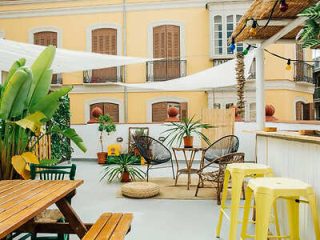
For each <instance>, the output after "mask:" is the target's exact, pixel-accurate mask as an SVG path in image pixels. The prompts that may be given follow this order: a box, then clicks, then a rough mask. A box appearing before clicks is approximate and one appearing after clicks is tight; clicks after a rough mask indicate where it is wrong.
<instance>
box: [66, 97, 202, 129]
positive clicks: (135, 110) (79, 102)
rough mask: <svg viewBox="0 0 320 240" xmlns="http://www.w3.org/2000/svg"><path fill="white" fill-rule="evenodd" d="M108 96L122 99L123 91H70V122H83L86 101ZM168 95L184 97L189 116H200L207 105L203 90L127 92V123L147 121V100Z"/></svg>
mask: <svg viewBox="0 0 320 240" xmlns="http://www.w3.org/2000/svg"><path fill="white" fill-rule="evenodd" d="M106 97H107V98H108V99H112V100H118V101H121V102H123V101H124V94H123V93H108V94H105V93H95V94H89V93H76V94H75V93H71V94H70V108H71V122H72V124H83V123H85V122H86V121H85V106H86V102H87V103H88V102H90V101H92V100H95V99H99V98H100V99H102V98H106ZM168 97H176V98H178V99H185V101H187V102H188V114H189V116H193V115H196V117H197V118H200V117H201V110H202V108H205V107H206V106H207V105H208V102H207V94H206V93H205V92H192V93H190V92H187V93H185V92H170V93H160V92H158V93H153V92H149V93H143V92H136V93H129V94H128V122H129V123H145V122H148V121H147V102H148V101H152V100H156V99H157V100H159V99H163V98H168Z"/></svg>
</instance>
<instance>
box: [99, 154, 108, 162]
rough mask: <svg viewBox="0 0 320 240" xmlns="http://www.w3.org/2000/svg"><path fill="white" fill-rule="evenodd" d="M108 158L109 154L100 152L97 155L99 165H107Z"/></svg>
mask: <svg viewBox="0 0 320 240" xmlns="http://www.w3.org/2000/svg"><path fill="white" fill-rule="evenodd" d="M107 156H108V153H107V152H98V153H97V157H98V163H99V164H105V163H106V161H107Z"/></svg>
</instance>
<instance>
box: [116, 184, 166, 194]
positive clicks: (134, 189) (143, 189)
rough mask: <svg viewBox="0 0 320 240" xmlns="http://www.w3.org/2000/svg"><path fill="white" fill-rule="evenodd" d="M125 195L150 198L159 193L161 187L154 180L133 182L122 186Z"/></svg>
mask: <svg viewBox="0 0 320 240" xmlns="http://www.w3.org/2000/svg"><path fill="white" fill-rule="evenodd" d="M121 192H122V195H123V196H126V197H131V198H150V197H154V196H156V195H158V194H159V192H160V187H159V185H158V184H155V183H152V182H132V183H126V184H124V185H123V186H122V187H121Z"/></svg>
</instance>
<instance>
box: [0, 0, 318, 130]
mask: <svg viewBox="0 0 320 240" xmlns="http://www.w3.org/2000/svg"><path fill="white" fill-rule="evenodd" d="M250 3H251V1H246V0H238V1H233V2H232V3H230V1H218V0H215V1H211V2H210V3H208V2H207V1H203V0H187V1H181V0H171V1H169V0H168V1H160V0H143V1H141V0H124V1H123V0H121V1H120V0H108V1H102V0H78V1H72V0H37V1H36V0H17V1H2V2H1V4H0V36H2V37H4V38H6V39H9V40H14V41H20V42H29V43H36V44H41V45H46V44H55V45H56V46H57V47H61V48H66V49H71V50H79V51H94V52H99V53H106V54H116V55H126V56H135V57H147V58H150V59H153V58H161V59H163V60H161V61H150V62H147V63H146V64H135V65H130V66H126V67H125V68H120V67H119V68H113V69H104V70H99V71H97V70H92V71H86V72H76V73H70V74H62V75H58V76H56V77H55V78H54V81H53V85H52V88H53V89H54V88H58V87H60V86H61V85H73V86H74V88H73V91H72V92H71V93H70V100H71V115H72V119H71V122H72V124H86V123H87V122H88V121H89V120H90V118H91V116H90V113H91V110H92V109H93V108H94V107H95V106H99V107H101V108H102V109H103V111H104V112H105V113H109V114H110V115H111V116H112V117H113V118H114V120H115V121H116V122H119V123H126V122H127V123H148V122H159V121H160V122H161V121H163V120H164V118H166V110H167V109H168V107H170V106H176V107H178V108H179V109H180V114H179V116H181V117H182V116H192V115H194V114H196V115H198V116H200V113H201V110H202V109H203V108H208V107H220V108H225V107H230V106H231V105H232V104H236V101H237V96H236V90H235V88H225V89H209V90H206V91H195V92H155V91H143V92H142V91H141V90H138V89H137V90H135V89H124V88H123V87H118V86H107V85H106V84H104V83H105V82H106V81H124V82H126V83H144V82H148V81H163V80H169V79H173V78H178V77H181V76H185V75H190V74H193V73H197V72H199V71H202V70H205V69H208V68H210V67H212V66H214V65H217V64H219V63H222V62H224V61H226V60H227V59H231V58H233V57H234V55H233V54H231V53H230V52H228V49H227V42H226V41H227V37H228V36H229V34H230V33H232V30H233V29H234V27H235V25H236V23H237V21H238V20H239V18H240V17H241V15H242V14H243V13H244V12H245V10H246V9H247V8H248V6H249V5H250ZM243 48H245V45H243V46H241V45H239V46H238V50H239V51H242V49H243ZM269 50H270V51H273V52H276V53H278V54H280V55H283V56H286V57H291V58H293V59H294V58H295V55H296V52H297V51H296V46H295V44H278V45H273V46H271V47H270V49H269ZM304 55H305V56H304V57H305V58H306V59H307V58H310V57H311V56H309V55H310V54H309V53H304ZM265 64H266V71H265V78H266V103H267V104H272V105H273V106H274V107H275V109H276V114H275V116H276V117H277V118H278V119H280V120H295V119H296V118H297V115H299V114H301V113H300V112H301V109H300V110H299V111H300V112H299V113H297V111H296V106H297V102H299V103H303V104H307V103H312V102H313V95H312V94H313V88H314V86H313V84H311V83H308V82H307V81H302V80H301V81H295V71H293V70H292V71H285V70H284V69H285V64H286V63H285V62H284V61H283V60H279V59H277V58H274V57H273V56H271V55H268V54H267V53H266V57H265ZM254 89H255V87H254V73H253V78H252V80H248V83H247V89H246V93H245V94H246V120H253V119H254V116H255V91H254ZM299 106H300V105H299ZM302 112H303V111H302Z"/></svg>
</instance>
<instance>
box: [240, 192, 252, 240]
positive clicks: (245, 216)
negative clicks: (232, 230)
mask: <svg viewBox="0 0 320 240" xmlns="http://www.w3.org/2000/svg"><path fill="white" fill-rule="evenodd" d="M252 194H253V191H252V190H251V189H250V188H247V189H246V200H245V202H244V208H243V221H242V228H241V240H244V239H246V235H247V228H248V223H249V214H250V206H251V199H252Z"/></svg>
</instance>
